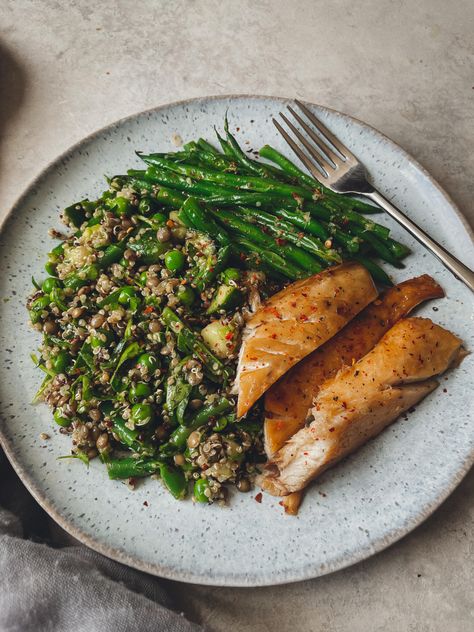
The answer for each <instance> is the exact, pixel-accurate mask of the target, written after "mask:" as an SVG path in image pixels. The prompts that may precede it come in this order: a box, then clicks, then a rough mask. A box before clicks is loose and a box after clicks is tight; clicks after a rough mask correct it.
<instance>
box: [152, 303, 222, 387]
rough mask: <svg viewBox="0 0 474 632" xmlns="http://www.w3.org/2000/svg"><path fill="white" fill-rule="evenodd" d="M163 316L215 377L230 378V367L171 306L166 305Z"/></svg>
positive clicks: (220, 378)
mask: <svg viewBox="0 0 474 632" xmlns="http://www.w3.org/2000/svg"><path fill="white" fill-rule="evenodd" d="M161 316H162V319H163V322H164V323H165V325H167V326H168V327H169V328H170V329H171V330H172V331H173V333H174V334H176V335H178V334H179V335H180V336H181V337H182V338H183V340H184V342H185V343H186V346H187V347H188V348H189V349H191V350H192V352H193V353H194V354H196V355H197V356H198V358H199V359H200V360H201V362H202V363H203V364H204V365H205V367H206V368H207V370H208V371H209V373H210V374H211V375H212V376H213V377H214V378H219V380H222V379H224V381H226V380H228V379H230V377H231V372H230V370H229V368H228V367H226V366H225V365H224V364H223V362H222V361H221V360H220V359H219V358H218V357H217V356H216V355H214V354H213V353H212V351H211V350H210V349H208V348H207V346H206V345H205V344H204V342H203V341H202V340H201V339H200V338H199V336H198V334H196V333H195V332H194V331H193V330H192V329H190V328H189V327H188V326H187V325H186V324H185V323H184V322H183V321H182V320H181V319H180V318H179V316H178V315H177V314H175V312H173V310H171V309H170V308H169V307H165V308H164V310H163V312H162V314H161Z"/></svg>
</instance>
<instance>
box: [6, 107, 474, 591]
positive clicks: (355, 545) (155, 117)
mask: <svg viewBox="0 0 474 632" xmlns="http://www.w3.org/2000/svg"><path fill="white" fill-rule="evenodd" d="M284 104H285V101H283V100H281V99H276V98H269V97H247V96H241V97H240V96H238V97H218V98H205V99H196V100H192V101H186V102H182V103H176V104H173V105H168V106H164V107H160V108H157V109H156V110H152V111H149V112H145V113H143V114H138V115H136V116H132V117H130V118H127V119H125V120H122V121H119V122H118V123H115V124H113V125H111V126H109V127H107V128H105V129H103V130H101V131H99V132H97V133H96V134H93V135H92V136H90V137H88V138H86V139H84V140H83V141H82V142H80V143H79V144H78V145H76V146H75V147H73V148H72V149H70V150H69V151H68V152H66V153H65V154H64V155H63V156H61V157H60V158H58V160H56V161H55V162H54V163H53V164H51V165H50V166H49V167H48V168H47V169H46V170H45V171H44V172H43V173H42V174H41V175H40V176H39V177H38V178H37V180H36V181H35V182H33V184H32V185H31V186H30V187H29V188H28V190H27V191H26V193H25V194H24V195H23V196H22V197H21V198H20V200H19V201H18V202H17V204H16V205H15V207H14V209H13V210H12V212H11V214H10V216H9V218H8V219H7V221H6V222H5V224H4V226H3V231H2V235H1V241H2V246H1V256H2V275H1V279H0V284H1V297H2V299H3V300H2V301H1V304H0V310H1V311H0V315H1V330H0V336H1V342H0V355H1V364H0V366H1V376H0V377H1V382H0V384H1V385H0V399H1V423H0V430H1V433H0V437H1V440H2V444H3V446H4V448H5V451H6V453H7V455H8V457H9V459H10V460H11V462H12V464H13V466H14V467H15V469H16V471H17V472H18V474H19V475H20V476H21V478H22V480H23V482H24V483H25V484H26V485H27V487H28V489H29V490H30V491H31V493H32V494H33V495H34V496H35V498H36V499H37V500H38V501H39V503H40V504H41V505H42V506H43V507H44V508H45V509H46V510H47V511H48V512H49V514H50V515H51V516H52V517H53V518H54V519H55V520H56V521H57V522H58V523H59V524H60V525H61V526H62V527H63V528H64V529H66V530H67V531H68V532H69V533H71V534H72V535H73V536H75V537H76V538H78V539H79V540H81V541H82V542H84V543H85V544H87V545H88V546H90V547H91V548H93V549H96V550H97V551H100V552H101V553H103V554H104V555H107V556H109V557H111V558H114V559H116V560H119V561H120V562H123V563H125V564H128V565H130V566H134V567H136V568H138V569H141V570H144V571H147V572H149V573H153V574H156V575H161V576H163V577H168V578H171V579H177V580H181V581H186V582H196V583H201V584H214V585H223V586H262V585H269V584H280V583H285V582H293V581H297V580H302V579H308V578H311V577H316V576H318V575H322V574H324V573H329V572H331V571H334V570H336V569H340V568H342V567H345V566H348V565H350V564H353V563H355V562H358V561H359V560H362V559H364V558H366V557H368V556H370V555H372V554H373V553H375V552H377V551H380V550H381V549H383V548H384V547H386V546H388V545H389V544H391V543H393V542H395V541H396V540H398V539H399V538H401V537H402V536H404V535H405V534H406V533H408V532H409V531H411V530H412V529H413V528H414V527H416V526H417V525H418V524H420V523H421V522H422V521H423V520H424V519H425V518H426V517H427V516H429V515H430V513H431V512H433V511H434V509H436V507H438V505H440V503H442V502H443V500H444V499H445V498H446V497H447V496H448V494H449V493H450V492H451V491H452V490H453V489H454V488H455V487H456V485H457V484H458V483H459V481H460V480H461V478H462V477H463V476H464V475H465V474H466V472H467V471H468V469H469V468H470V466H471V464H472V462H473V446H474V425H473V424H472V421H471V420H470V411H471V410H472V388H473V387H472V375H473V365H474V356H470V357H468V358H466V360H465V361H464V362H463V364H462V366H461V367H460V368H458V369H456V370H454V371H452V372H450V373H449V374H448V375H447V376H446V377H445V378H442V380H441V387H440V388H438V389H437V391H436V392H435V393H434V394H432V395H431V396H430V397H429V398H428V399H427V400H425V401H424V402H422V403H421V404H420V405H419V406H418V407H417V409H416V411H415V412H413V413H411V414H409V415H408V416H407V418H405V419H401V420H399V421H398V422H396V423H395V424H393V425H392V426H391V427H390V428H389V429H388V430H386V431H385V432H384V433H383V434H382V435H381V436H379V437H377V438H376V439H375V440H374V441H371V442H370V443H369V444H368V445H366V446H365V447H364V448H362V449H361V450H359V451H358V452H357V453H356V454H354V455H353V456H351V457H350V458H348V459H347V460H345V461H344V462H343V463H341V464H339V465H338V466H337V467H335V468H334V469H332V470H330V471H328V472H327V473H326V474H324V476H322V477H321V478H320V479H319V480H318V481H317V482H316V484H314V485H313V486H312V487H311V489H310V490H309V492H308V494H307V497H306V499H305V501H304V504H303V506H302V509H301V512H300V515H299V516H298V517H296V518H295V517H289V516H285V515H283V513H282V510H281V507H279V506H278V500H277V499H274V498H271V497H270V496H268V495H266V494H264V496H263V502H262V503H261V504H259V503H257V502H255V500H254V495H255V493H250V494H239V493H237V492H236V493H234V494H233V495H232V497H231V500H230V504H229V506H228V507H227V508H221V507H218V506H210V507H207V506H204V507H203V506H201V505H194V504H193V503H192V502H191V501H184V502H176V501H175V500H173V498H172V497H171V496H170V495H169V494H168V493H167V492H165V491H164V490H163V489H162V487H161V484H160V483H159V482H156V481H152V480H147V481H145V482H144V483H143V484H142V485H140V486H139V487H138V489H137V490H136V491H134V492H131V491H129V489H128V488H127V487H126V486H125V485H124V484H122V483H120V482H113V481H110V480H108V478H107V474H106V472H105V469H104V467H103V466H102V465H101V464H100V463H99V462H98V460H95V461H94V462H93V463H92V464H91V466H90V468H89V469H87V468H86V467H84V465H83V464H82V463H81V462H79V461H70V460H57V457H58V456H60V455H63V454H67V453H68V451H69V441H70V439H68V438H66V437H64V436H63V435H60V434H59V432H57V429H56V428H55V427H54V423H53V421H52V417H51V414H50V412H49V410H48V409H47V407H46V406H44V405H37V406H32V405H31V404H30V402H31V400H32V398H33V395H34V393H35V391H36V390H37V387H38V385H39V382H40V380H41V376H40V375H39V374H38V371H37V370H35V369H34V367H33V365H32V362H31V360H30V357H29V356H30V352H31V351H33V350H34V349H35V348H36V346H37V344H38V342H39V340H38V335H37V334H36V333H35V332H33V331H32V330H31V329H30V328H29V327H28V318H27V314H26V312H25V308H24V303H25V299H26V296H27V294H28V293H29V291H30V288H31V281H30V279H31V275H32V274H34V275H35V276H36V277H37V278H41V277H42V274H43V272H42V270H43V262H44V259H45V254H46V252H47V251H48V250H49V249H50V247H51V245H52V244H51V242H50V240H49V238H48V237H47V230H48V228H49V227H50V226H54V225H57V223H58V222H57V219H58V214H59V210H60V209H61V208H63V207H64V206H66V205H68V204H70V203H71V202H74V201H76V200H79V199H81V198H83V197H87V196H89V197H94V195H96V194H99V193H100V191H101V190H102V189H103V188H104V180H103V178H102V174H104V173H107V174H114V173H119V172H123V171H124V170H125V169H126V168H127V167H131V166H133V165H134V164H137V165H138V164H139V162H138V159H137V158H136V157H135V154H134V150H135V149H141V150H144V151H151V150H159V151H166V150H172V149H175V146H174V144H173V137H174V135H176V134H179V135H180V136H181V137H182V139H183V140H184V141H186V140H191V139H194V138H197V137H198V136H204V137H207V138H209V139H212V135H213V134H212V129H213V125H215V124H217V125H218V126H220V125H222V122H223V119H224V114H225V112H226V110H227V109H228V110H229V117H230V120H231V123H232V125H233V126H238V127H239V128H240V131H239V132H238V133H237V136H238V139H239V140H240V141H241V142H242V143H243V145H244V147H246V148H259V147H260V146H261V145H263V144H264V143H266V142H271V143H272V144H273V145H275V146H276V147H278V148H279V149H281V150H282V151H285V152H286V151H287V150H286V147H285V146H284V145H283V143H282V141H281V140H280V138H279V137H278V136H277V135H276V132H275V129H274V127H273V125H272V123H271V117H272V116H273V115H275V114H276V113H277V112H278V111H279V110H280V109H281V108H282V107H283V106H284ZM314 110H315V111H316V112H317V113H318V114H319V115H320V116H322V117H323V119H324V120H325V122H326V123H327V125H328V126H329V127H330V128H331V129H332V130H333V131H334V132H335V133H336V134H337V135H339V136H340V137H341V139H342V140H343V142H345V143H346V144H347V145H348V146H349V147H351V148H352V149H353V151H354V153H355V154H356V155H358V156H359V157H360V158H361V159H362V160H363V161H364V162H365V164H366V165H367V167H368V168H369V170H370V172H371V173H372V175H373V177H374V180H375V183H376V185H377V186H378V187H379V188H380V189H381V191H383V192H384V193H385V194H386V195H388V197H389V198H392V199H393V200H394V201H395V203H396V204H397V205H398V206H399V207H400V208H402V209H403V210H406V211H407V212H408V213H409V215H410V216H411V217H412V218H413V219H414V220H415V221H416V222H418V223H419V224H421V225H422V226H424V227H425V228H426V229H428V230H429V232H430V233H431V234H432V235H433V236H434V237H435V238H436V239H437V240H439V241H440V242H441V243H442V244H443V245H444V246H445V247H447V248H448V249H449V250H451V251H453V252H454V253H455V254H456V255H458V256H459V257H462V258H463V259H464V260H465V261H466V263H469V264H470V265H471V266H474V256H473V254H474V253H473V248H472V241H471V237H470V234H469V230H468V228H467V225H466V224H465V222H464V220H463V219H462V217H461V215H460V214H459V212H458V210H457V209H456V207H455V205H454V204H453V202H452V201H451V200H450V199H449V198H448V196H447V195H446V194H445V193H444V192H443V190H442V189H441V188H440V187H439V186H438V185H437V184H436V182H434V181H433V179H432V178H431V177H430V176H429V174H428V173H426V171H424V169H423V168H422V167H420V165H418V164H417V163H416V162H415V161H414V160H413V159H412V158H410V156H408V155H407V154H406V153H405V152H404V151H403V150H402V149H400V148H399V147H398V146H397V145H395V144H394V143H393V142H391V141H390V140H388V139H387V138H386V137H384V136H383V135H382V134H380V133H379V132H377V131H376V130H374V129H372V128H370V127H368V126H367V125H365V124H363V123H361V122H360V121H356V120H354V119H352V118H350V117H348V116H345V115H343V114H340V113H338V112H334V111H332V110H327V109H325V108H322V107H319V106H314ZM381 217H382V219H381V221H382V222H385V223H387V224H388V225H390V227H391V228H392V229H393V234H394V236H395V237H396V238H400V239H402V240H403V241H404V242H405V243H407V244H409V245H410V246H411V247H412V248H413V250H414V253H415V254H414V255H412V256H410V257H409V258H408V259H407V267H406V269H405V270H403V271H397V274H396V280H402V279H406V278H409V277H411V276H415V275H419V274H422V273H424V272H428V273H429V274H431V275H433V276H434V277H435V278H436V279H437V280H438V281H439V282H440V283H441V285H442V286H443V287H444V289H445V290H446V293H447V297H446V298H445V299H443V300H439V301H436V303H431V304H428V305H426V306H424V307H423V308H422V309H420V310H419V313H421V314H423V315H425V316H428V317H431V318H433V319H434V320H436V321H437V322H438V323H440V324H441V325H444V326H446V327H448V328H449V329H451V330H452V331H453V332H455V333H456V334H458V335H459V336H461V338H462V339H463V340H464V341H465V342H466V346H467V348H468V349H473V348H474V344H473V342H472V337H473V329H474V328H473V322H472V321H473V297H472V295H471V294H470V293H469V291H468V290H467V289H466V288H465V287H464V286H463V285H461V284H460V283H459V282H458V281H456V280H455V279H454V278H453V277H452V276H451V275H450V274H449V273H448V272H446V271H445V270H444V269H443V267H442V266H441V264H440V263H439V262H438V261H437V260H436V259H435V258H434V257H432V256H431V255H430V254H428V253H427V252H425V251H424V250H423V248H422V247H421V246H419V245H418V244H416V243H415V242H413V240H412V239H410V238H409V237H408V235H406V234H404V233H403V232H402V230H401V229H399V228H398V227H397V226H396V225H392V224H391V222H390V221H389V220H388V219H386V218H384V217H383V216H381ZM391 272H393V270H391ZM43 431H46V432H48V433H49V434H50V435H51V439H50V440H48V441H42V440H41V439H40V437H39V435H40V433H41V432H43ZM145 501H147V502H148V506H146V505H145V504H144V502H145Z"/></svg>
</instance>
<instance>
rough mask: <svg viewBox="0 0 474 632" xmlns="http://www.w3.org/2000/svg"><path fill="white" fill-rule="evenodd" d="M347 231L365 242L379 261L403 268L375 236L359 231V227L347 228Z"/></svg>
mask: <svg viewBox="0 0 474 632" xmlns="http://www.w3.org/2000/svg"><path fill="white" fill-rule="evenodd" d="M349 231H350V232H351V233H352V234H354V235H357V237H360V238H361V239H363V240H364V241H366V242H367V243H368V244H369V245H370V246H371V247H372V248H373V250H374V251H375V252H376V253H377V255H378V256H379V257H380V258H381V259H383V260H384V261H388V263H391V264H392V265H393V266H395V267H396V268H403V264H402V263H401V262H400V261H399V260H398V259H397V258H396V257H394V256H393V254H392V253H391V251H390V248H389V247H388V246H387V245H386V244H385V243H384V242H383V241H382V240H381V239H379V238H378V237H377V236H376V235H374V234H373V233H371V232H369V231H366V230H363V229H361V228H360V227H359V226H354V225H350V226H349Z"/></svg>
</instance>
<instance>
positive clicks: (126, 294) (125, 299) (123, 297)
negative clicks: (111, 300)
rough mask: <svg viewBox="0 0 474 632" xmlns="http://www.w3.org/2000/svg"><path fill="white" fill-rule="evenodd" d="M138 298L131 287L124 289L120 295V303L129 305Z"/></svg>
mask: <svg viewBox="0 0 474 632" xmlns="http://www.w3.org/2000/svg"><path fill="white" fill-rule="evenodd" d="M134 296H136V292H135V289H134V288H133V287H131V286H129V285H127V286H126V287H124V288H123V289H122V291H121V292H120V294H119V295H118V302H119V303H121V304H122V305H128V303H129V302H130V299H131V298H132V297H134Z"/></svg>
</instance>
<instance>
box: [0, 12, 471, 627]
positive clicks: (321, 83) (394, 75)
mask: <svg viewBox="0 0 474 632" xmlns="http://www.w3.org/2000/svg"><path fill="white" fill-rule="evenodd" d="M473 33H474V5H473V3H472V0H455V1H454V2H451V3H447V2H445V0H419V1H417V2H415V1H414V0H413V1H410V0H365V1H361V2H357V3H356V2H350V1H349V0H333V1H332V2H321V1H319V0H313V1H311V0H297V1H288V0H286V1H285V0H275V1H271V0H245V1H241V2H236V1H230V0H220V1H219V0H201V1H200V0H194V1H193V0H188V1H185V0H175V1H173V0H154V1H153V0H142V1H141V2H137V1H136V0H135V1H133V2H132V1H130V0H128V1H127V0H115V1H113V0H103V1H102V2H92V1H91V0H76V1H73V0H70V1H69V2H64V3H61V2H57V1H56V0H43V1H41V0H36V1H32V0H3V2H1V3H0V212H1V215H2V217H3V215H4V213H6V211H7V209H8V208H9V207H10V205H11V204H12V203H13V201H14V200H15V198H16V197H17V196H18V195H19V194H20V192H21V191H22V190H23V188H24V187H25V186H26V185H27V184H28V182H29V181H30V180H31V179H32V178H33V177H34V176H35V175H36V174H37V173H38V171H39V170H40V169H42V168H43V167H44V166H45V165H46V164H47V163H48V162H49V161H50V160H52V159H53V158H55V157H56V155H57V154H59V153H60V152H62V151H63V150H64V149H66V148H67V147H68V146H70V145H71V144H72V143H74V142H76V141H78V140H80V139H81V138H82V137H83V136H84V135H86V134H88V133H89V132H91V131H93V130H96V129H97V128H99V127H101V126H103V125H105V124H107V123H110V122H112V121H114V120H115V119H117V118H119V117H122V116H125V115H128V114H131V113H133V112H137V111H139V110H142V109H144V108H150V107H153V106H155V105H159V104H162V103H166V102H168V101H174V100H178V99H182V98H187V97H192V96H202V95H209V94H224V93H243V92H247V93H260V94H275V95H285V96H297V97H300V98H302V99H306V100H309V101H314V102H318V103H321V104H324V105H328V106H330V107H333V108H336V109H339V110H342V111H344V112H347V113H349V114H352V115H353V116H356V117H358V118H361V119H363V120H365V121H366V122H368V123H370V124H372V125H374V126H375V127H377V128H379V129H380V130H382V131H383V132H384V133H386V134H387V135H388V136H390V137H391V138H393V139H394V140H395V141H396V142H398V143H399V144H401V145H402V146H403V147H405V148H406V149H407V150H408V151H409V152H410V153H412V154H413V155H414V156H415V157H416V158H417V159H418V160H419V161H420V162H421V163H422V164H424V166H425V167H427V168H428V169H429V170H430V171H431V173H432V174H433V175H434V176H435V177H436V178H437V179H438V180H439V181H440V183H441V184H442V185H443V186H444V187H445V188H446V190H447V191H448V192H449V193H450V194H451V196H452V197H453V198H454V200H455V201H456V202H457V203H458V204H459V206H460V208H461V210H462V211H463V212H464V213H465V214H466V216H467V217H469V218H470V219H471V222H474V205H473V202H472V199H473V194H474V180H473V173H474V152H473V151H472V144H473V141H474V108H473V105H474V103H473V101H474V73H473V68H474V38H473V35H472V34H473ZM458 412H462V411H453V414H457V413H458ZM473 500H474V476H473V473H472V472H471V474H470V475H468V477H467V478H466V479H465V480H464V482H463V483H462V484H461V485H460V487H459V488H458V490H457V491H456V492H455V493H454V494H453V495H452V496H451V498H450V499H449V500H448V501H447V502H446V503H445V504H444V506H443V507H442V508H441V509H440V510H438V511H437V512H436V513H435V514H434V516H433V517H432V518H430V519H429V520H428V521H427V522H426V523H425V524H424V525H423V526H421V527H420V528H419V529H417V530H416V531H415V532H414V533H412V534H411V535H410V536H408V537H406V538H405V539H404V540H403V541H401V542H399V543H398V544H396V545H394V546H392V547H391V548H390V549H389V550H387V551H385V552H383V553H381V554H379V555H377V556H376V557H374V558H372V559H370V560H367V561H366V562H363V563H361V564H358V565H357V566H355V567H352V568H349V569H346V570H344V571H340V572H338V573H336V574H333V575H331V576H328V577H323V578H320V579H317V580H314V581H310V582H305V583H300V584H294V585H290V586H281V587H277V588H266V589H255V590H243V589H242V590H236V589H223V588H205V587H198V586H187V585H183V584H177V583H172V582H169V585H170V588H171V589H172V590H173V591H174V592H175V594H176V595H177V596H178V598H179V600H180V602H181V604H182V607H183V610H185V611H186V612H187V613H188V614H189V615H190V616H192V617H194V618H195V619H197V620H199V621H202V622H204V623H206V624H207V625H208V626H209V628H210V629H211V630H213V631H214V632H220V631H224V630H226V631H227V630H242V631H247V630H248V631H253V632H265V631H267V630H272V631H278V632H286V631H288V632H290V631H291V632H303V631H304V632H308V631H311V632H313V631H314V632H320V631H323V630H324V631H326V630H330V631H331V632H333V631H334V632H346V631H347V632H349V631H351V632H359V631H361V632H362V631H363V632H378V631H380V632H382V631H383V632H398V631H404V630H407V631H409V632H432V631H434V632H438V631H439V632H445V631H446V630H448V631H449V632H466V631H468V630H470V629H473V626H474V623H473V621H474V601H473V575H474V573H473V569H474V561H473V548H474V534H473V528H472V527H473V523H474V512H473ZM249 537H251V534H249ZM314 537H315V538H317V537H318V535H317V525H315V527H314ZM196 545H197V546H198V544H196ZM243 555H245V551H244V552H243Z"/></svg>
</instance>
